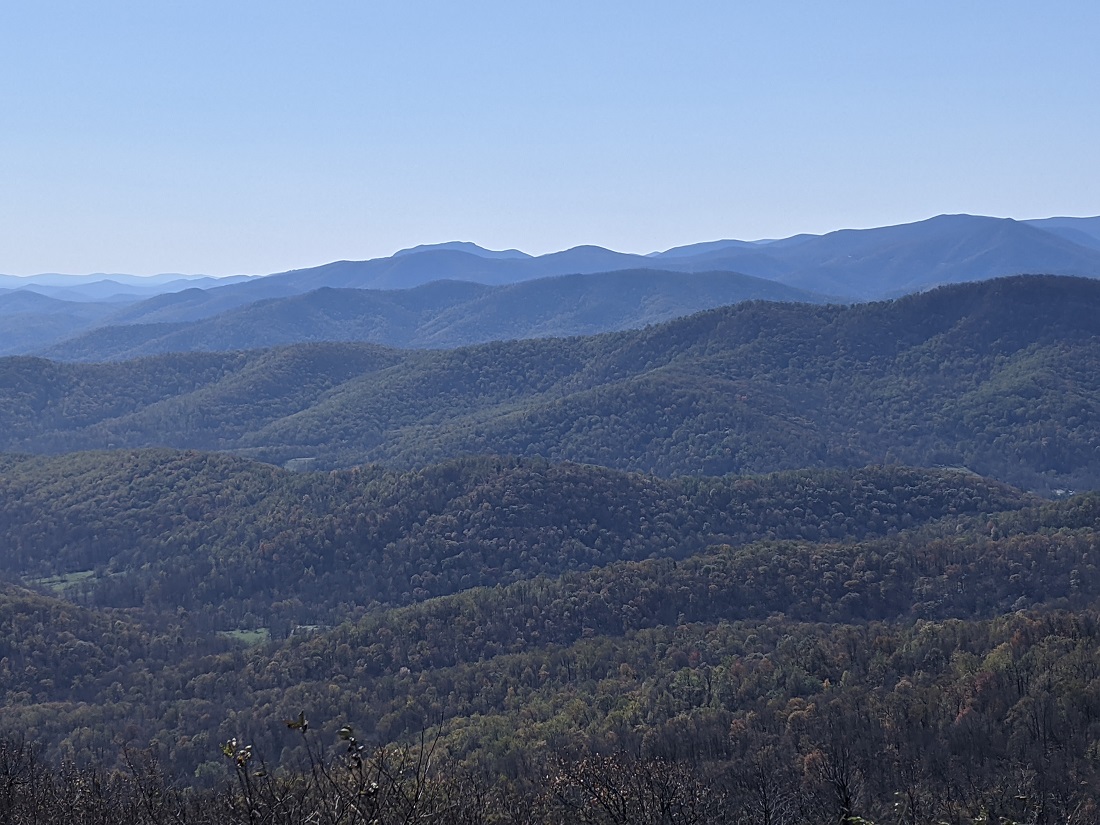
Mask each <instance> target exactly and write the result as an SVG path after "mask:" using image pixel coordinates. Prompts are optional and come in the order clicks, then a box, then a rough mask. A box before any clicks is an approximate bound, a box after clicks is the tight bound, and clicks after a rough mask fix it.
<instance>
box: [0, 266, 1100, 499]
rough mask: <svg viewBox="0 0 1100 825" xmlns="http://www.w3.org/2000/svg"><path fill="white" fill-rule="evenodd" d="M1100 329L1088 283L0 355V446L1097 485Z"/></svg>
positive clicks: (1051, 281)
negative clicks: (411, 332) (351, 335)
mask: <svg viewBox="0 0 1100 825" xmlns="http://www.w3.org/2000/svg"><path fill="white" fill-rule="evenodd" d="M1098 310H1100V284H1098V283H1096V282H1094V281H1088V280H1083V279H1071V278H1053V277H1023V278H1011V279H1005V280H1000V281H991V282H988V283H981V284H968V285H963V286H956V287H949V288H943V289H940V290H934V291H933V292H930V293H927V294H923V295H917V296H910V297H907V298H904V299H901V300H898V301H895V302H890V303H881V304H868V305H860V306H854V307H837V306H809V305H802V304H771V303H758V302H752V303H747V304H742V305H738V306H735V307H728V308H723V309H719V310H714V311H710V312H705V313H701V314H698V315H695V316H691V317H689V318H685V319H681V320H677V321H673V322H670V323H667V324H662V325H656V326H652V327H649V328H646V329H644V330H639V331H633V332H620V333H614V334H608V335H603V336H595V337H588V338H569V339H547V340H530V341H515V342H496V343H491V344H484V345H480V346H476V347H466V348H461V349H457V350H452V351H446V352H427V351H415V352H404V353H402V352H397V351H391V350H382V349H379V348H373V347H371V346H370V345H362V344H359V345H352V344H326V345H320V344H315V345H308V346H301V347H288V348H282V349H276V350H271V351H257V352H247V353H235V354H224V355H216V354H210V355H200V354H191V355H170V356H159V357H156V358H150V359H138V360H135V361H131V362H123V363H116V364H99V365H76V364H58V363H53V362H45V361H41V360H34V359H18V358H9V359H2V360H0V434H2V436H0V438H2V443H0V446H2V447H3V448H4V449H6V450H23V451H35V452H56V451H61V450H72V449H88V448H102V447H105V446H117V447H123V446H130V447H144V446H154V445H163V446H171V447H178V448H198V449H210V448H215V449H228V450H238V451H244V452H246V453H247V454H249V455H252V456H255V457H259V458H263V459H265V460H270V461H276V462H284V461H287V460H290V459H310V460H313V461H314V462H315V464H316V465H317V466H330V467H337V466H348V465H352V464H356V463H360V462H364V461H383V462H386V463H389V464H392V465H397V466H423V465H425V464H428V463H431V462H434V461H438V460H440V459H441V458H445V457H448V456H457V455H463V454H471V453H475V454H476V453H480V454H485V453H493V454H519V455H528V456H543V457H546V458H550V459H554V460H571V461H579V462H585V463H593V464H601V465H605V466H610V467H616V468H620V469H628V470H641V471H645V472H654V473H658V474H662V475H669V476H672V475H680V474H691V473H703V474H710V475H717V474H723V473H731V472H732V473H746V472H767V471H773V470H781V469H794V468H798V467H806V466H818V467H823V466H861V465H864V464H868V463H876V462H878V463H881V462H892V461H897V462H900V463H906V464H911V465H923V466H937V465H943V466H965V467H969V468H971V469H972V470H974V471H976V472H979V473H981V474H983V475H988V476H993V477H997V478H1000V479H1002V480H1005V481H1008V482H1010V483H1013V484H1017V485H1020V486H1023V487H1027V488H1030V489H1035V490H1040V491H1045V492H1051V491H1054V490H1057V489H1068V490H1073V489H1090V488H1094V487H1096V486H1098V485H1100V432H1098V422H1100V406H1098V405H1100V370H1097V369H1095V368H1094V365H1096V364H1097V363H1098V362H1100V343H1098V342H1100V337H1098V333H1100V320H1098V319H1100V311H1098Z"/></svg>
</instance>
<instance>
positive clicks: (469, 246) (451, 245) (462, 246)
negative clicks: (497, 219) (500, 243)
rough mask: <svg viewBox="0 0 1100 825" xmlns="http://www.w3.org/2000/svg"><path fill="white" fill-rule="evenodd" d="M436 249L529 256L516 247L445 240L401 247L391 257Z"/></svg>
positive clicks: (478, 254) (512, 256) (476, 253)
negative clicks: (486, 247) (489, 246)
mask: <svg viewBox="0 0 1100 825" xmlns="http://www.w3.org/2000/svg"><path fill="white" fill-rule="evenodd" d="M438 250H452V251H456V252H466V253H468V254H470V255H477V256H478V257H479V258H503V259H518V258H530V257H531V256H530V255H528V254H527V253H526V252H520V251H519V250H518V249H502V250H499V251H497V250H492V249H485V248H484V247H481V246H478V245H477V244H476V243H470V242H469V241H447V242H445V243H426V244H420V245H419V246H412V247H409V248H408V249H402V250H399V251H398V252H395V253H394V254H393V257H395V258H397V257H400V256H402V255H415V254H417V253H418V252H434V251H438Z"/></svg>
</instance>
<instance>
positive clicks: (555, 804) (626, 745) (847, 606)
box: [0, 451, 1100, 822]
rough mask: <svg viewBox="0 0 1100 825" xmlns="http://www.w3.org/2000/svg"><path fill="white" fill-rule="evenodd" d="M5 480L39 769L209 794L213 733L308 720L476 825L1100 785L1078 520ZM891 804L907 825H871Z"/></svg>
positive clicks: (5, 607) (268, 477)
mask: <svg viewBox="0 0 1100 825" xmlns="http://www.w3.org/2000/svg"><path fill="white" fill-rule="evenodd" d="M2 477H3V479H4V484H5V488H4V490H3V495H2V496H0V500H3V501H4V502H5V507H6V509H5V511H4V513H3V518H2V523H3V525H4V527H5V533H4V535H3V538H2V540H0V547H3V548H5V555H4V565H5V568H4V569H5V573H4V575H6V576H7V577H8V578H9V580H19V581H22V582H23V585H22V586H17V585H14V584H10V585H6V586H4V589H3V592H2V593H0V623H2V625H3V627H4V628H5V631H6V632H5V633H4V634H3V641H2V642H0V644H2V647H0V670H2V675H3V678H2V679H0V685H3V691H4V694H3V705H4V707H5V714H4V720H3V723H2V730H3V731H4V732H6V733H7V734H8V735H9V736H18V735H19V734H20V733H24V734H26V733H27V732H31V731H33V735H34V739H35V741H37V742H39V743H40V744H41V745H42V746H44V747H46V748H47V756H48V757H49V758H51V759H55V758H60V757H62V756H64V757H67V758H71V759H75V760H76V761H77V763H78V764H93V763H98V764H100V765H107V764H114V763H115V762H117V761H119V760H121V759H122V751H121V750H120V749H121V748H122V747H123V745H125V744H129V745H131V746H137V747H141V746H143V745H145V744H146V743H150V742H151V743H152V746H153V748H154V751H155V752H156V753H157V754H158V759H159V760H160V762H161V765H162V767H163V769H164V770H165V771H167V772H168V773H167V776H168V777H173V778H172V780H171V781H172V782H173V783H174V784H175V785H176V786H177V787H178V786H180V785H189V784H192V785H196V786H198V787H205V786H210V785H212V784H213V785H216V784H217V783H218V782H220V781H223V780H224V779H227V778H230V777H232V776H233V772H232V764H233V762H232V758H231V759H230V760H227V759H226V758H225V756H223V755H222V749H221V746H222V744H223V743H225V742H226V741H228V740H230V739H234V740H235V742H236V744H235V745H234V746H233V750H231V751H229V755H230V756H231V757H234V758H235V757H237V756H239V752H240V751H239V749H240V748H243V747H244V746H245V744H246V743H247V744H248V745H249V746H251V748H252V749H254V753H255V754H256V757H257V758H259V757H260V756H263V758H264V759H265V760H270V762H271V764H272V765H273V766H274V765H275V764H276V763H278V764H282V765H284V766H288V767H289V766H292V765H294V764H295V761H294V760H295V759H296V758H297V756H296V755H300V756H301V757H302V758H305V752H304V751H303V750H302V747H303V738H302V734H303V730H302V729H301V726H300V725H299V724H298V723H295V726H291V727H288V726H287V725H286V724H284V722H283V720H292V721H293V720H295V719H297V718H299V713H302V714H303V715H302V716H301V719H303V720H310V721H312V723H313V724H312V727H311V728H310V731H311V732H310V734H309V737H315V739H313V740H312V741H314V742H315V743H316V744H317V745H318V746H319V745H320V744H321V743H324V742H338V741H339V739H340V736H339V735H338V729H340V728H341V727H342V726H345V725H350V726H351V728H350V730H353V731H354V732H355V733H354V735H355V736H356V737H357V740H356V741H362V742H364V743H367V744H368V746H370V747H373V746H374V745H375V744H385V743H389V742H402V741H404V742H410V741H413V742H415V741H417V739H418V737H419V736H420V733H421V732H422V731H424V730H425V729H433V728H434V727H435V726H437V725H441V728H440V729H439V736H440V740H439V742H438V743H437V746H436V751H437V752H436V759H440V760H443V762H444V763H445V764H448V765H450V766H451V769H452V771H467V772H468V771H472V773H469V774H465V775H467V776H468V777H469V778H468V779H466V780H464V782H475V781H476V782H477V783H480V787H481V790H482V792H483V793H484V794H487V795H486V796H485V797H484V798H483V802H482V805H481V809H482V813H481V816H488V815H489V812H490V811H491V810H498V811H500V812H501V815H504V813H507V814H508V816H510V817H516V816H518V814H517V811H520V810H521V809H525V810H528V811H541V813H539V814H538V816H539V817H540V818H537V819H535V820H526V821H540V822H541V821H545V822H550V821H559V820H560V818H561V817H565V818H568V817H569V814H568V810H571V808H570V807H569V806H570V805H573V804H581V803H580V802H579V801H578V800H579V799H580V797H577V796H575V795H572V794H573V793H574V792H575V793H577V794H582V793H596V792H598V791H599V788H600V783H609V785H610V786H614V785H615V783H618V782H623V781H626V779H624V777H628V776H636V775H637V774H636V773H635V772H637V771H641V772H642V774H640V775H642V776H644V775H645V771H648V770H651V769H654V768H656V769H660V770H664V771H665V772H666V773H668V772H669V771H670V770H672V769H671V768H667V767H666V768H664V769H661V768H660V766H661V765H673V764H675V765H679V766H680V767H678V768H676V769H675V770H674V771H672V773H671V774H669V775H671V776H675V777H676V783H677V785H676V788H675V789H678V790H676V792H677V793H686V792H687V791H688V790H690V788H691V787H693V785H692V783H695V782H699V783H706V784H707V785H709V786H711V787H713V788H714V791H713V792H714V794H715V796H714V797H713V800H712V801H713V802H714V804H715V805H717V806H718V807H715V808H713V809H710V811H711V812H710V813H709V814H708V815H707V816H705V817H703V818H701V819H695V820H686V821H698V822H705V821H714V822H734V821H743V819H742V818H743V817H744V816H748V815H749V814H750V812H751V810H753V806H756V805H759V804H764V803H763V802H762V801H761V795H764V796H765V797H767V796H768V795H769V794H773V795H778V797H777V798H781V799H783V800H785V801H784V810H787V811H788V816H789V818H787V819H782V818H779V819H776V820H774V821H778V822H794V821H810V822H828V821H833V820H834V819H836V818H837V817H839V816H840V815H842V814H844V812H845V811H849V812H850V813H852V814H859V815H864V816H867V817H869V818H871V819H873V820H874V821H915V822H921V821H927V818H931V817H933V816H934V817H938V819H937V820H936V821H939V820H940V819H942V820H943V821H951V822H963V821H966V822H972V821H976V820H978V819H979V818H980V816H981V815H983V812H987V813H988V812H991V811H992V812H995V813H996V814H997V815H1004V816H1006V817H1015V818H1016V820H1017V821H1021V822H1022V821H1028V820H1027V819H1026V818H1025V817H1032V818H1033V819H1034V820H1035V821H1074V822H1077V821H1080V822H1085V821H1088V820H1087V819H1077V820H1070V819H1067V818H1066V817H1068V816H1070V815H1071V814H1073V813H1074V812H1075V811H1076V812H1077V813H1078V814H1080V812H1081V811H1087V810H1090V809H1089V808H1088V807H1087V803H1088V801H1089V800H1090V799H1092V798H1094V797H1095V794H1096V792H1097V790H1098V789H1100V775H1098V773H1097V771H1096V769H1095V766H1094V763H1093V761H1092V759H1091V757H1090V756H1089V754H1090V753H1091V750H1090V748H1091V747H1092V745H1091V743H1092V742H1094V741H1095V734H1096V725H1097V722H1095V720H1096V719H1100V705H1097V698H1096V697H1097V695H1100V694H1097V693H1096V691H1095V690H1094V688H1095V687H1096V684H1100V681H1098V680H1100V661H1098V660H1097V659H1096V651H1097V650H1098V649H1100V648H1098V646H1097V644H1096V641H1097V638H1098V636H1097V634H1098V632H1100V631H1098V630H1097V628H1100V621H1098V620H1100V614H1097V613H1096V606H1095V594H1096V593H1097V592H1098V591H1100V568H1098V567H1097V566H1096V563H1095V560H1096V553H1097V549H1098V547H1100V535H1098V534H1097V528H1098V526H1100V499H1098V498H1097V496H1095V495H1085V496H1077V497H1074V498H1070V499H1066V500H1064V501H1061V502H1057V503H1042V502H1041V501H1039V500H1037V499H1035V498H1033V497H1030V496H1027V495H1023V494H1020V493H1018V492H1015V491H1013V490H1011V489H1009V488H1006V487H1003V486H1001V485H998V484H991V483H989V482H985V481H983V480H981V479H979V478H977V477H975V476H972V475H967V474H964V473H959V472H940V473H934V472H928V471H914V470H908V469H904V468H880V469H867V470H859V471H851V472H835V471H830V472H821V471H818V472H799V473H786V474H780V475H776V476H769V477H762V478H751V479H748V478H730V479H681V480H677V481H662V480H659V479H657V478H653V477H645V476H638V475H631V474H622V473H618V472H613V471H607V470H599V469H596V468H591V467H578V466H569V465H564V466H562V465H553V464H547V463H544V462H537V461H536V462H531V461H516V460H514V459H480V460H476V461H467V462H457V463H448V464H445V465H442V466H438V467H431V468H426V469H425V470H422V471H416V472H411V473H394V472H392V471H388V470H383V469H380V468H363V469H361V470H358V471H348V472H340V473H304V474H303V473H291V472H287V471H283V470H278V469H276V468H272V467H269V466H264V465H258V464H253V463H250V462H245V461H241V460H239V459H235V458H232V457H227V456H220V455H210V454H197V453H171V452H165V451H152V452H130V451H125V452H121V453H108V454H104V453H93V454H83V455H75V456H64V457H59V458H52V459H44V458H29V457H24V458H18V457H9V458H7V459H5V463H4V466H3V473H2ZM51 509H52V511H53V512H54V513H55V515H53V516H51V515H50V511H51ZM34 542H39V544H38V545H35V544H34ZM82 554H85V555H82ZM28 564H29V565H30V566H29V567H28V566H27V565H28ZM84 564H90V565H92V566H91V567H89V568H88V569H84V568H82V567H81V565H84ZM187 565H190V566H187ZM410 565H411V566H410ZM508 565H511V567H509V566H508ZM21 567H22V568H23V569H21ZM479 574H484V576H485V578H484V579H479V578H477V577H478V575H479ZM493 580H496V581H499V582H507V581H509V580H510V581H511V582H512V583H510V584H503V583H496V584H494V585H493V586H478V585H479V584H482V583H486V584H487V583H490V582H492V581H493ZM399 582H400V583H404V584H405V587H406V590H404V591H400V590H399V589H395V587H394V585H395V584H397V583H399ZM26 586H31V587H36V588H39V589H40V594H32V593H30V592H28V591H27V590H26V589H23V588H25V587H26ZM51 590H52V592H53V595H47V592H48V591H51ZM436 593H448V594H449V595H439V596H435V595H434V594H436ZM135 595H136V596H137V598H132V597H134V596H135ZM61 596H65V597H66V599H67V600H66V601H62V600H61V599H60V598H59V597H61ZM120 596H121V597H122V601H121V602H116V603H115V604H123V603H128V604H130V605H131V606H129V607H127V608H125V609H120V607H119V606H109V605H111V604H112V599H118V598H119V597H120ZM127 598H131V599H132V600H131V601H129V602H126V599H127ZM73 602H75V604H74V603H73ZM294 606H296V607H294ZM288 610H289V612H288ZM295 610H297V611H303V610H305V611H306V612H307V613H308V611H312V610H316V611H317V612H316V613H314V614H313V615H315V616H316V615H318V613H323V615H322V616H321V618H318V619H314V620H313V621H310V622H306V621H303V619H302V618H301V617H302V616H305V615H306V613H301V612H299V613H295V612H294V611H295ZM242 611H243V612H242ZM280 617H282V618H281V619H280ZM263 621H270V622H271V623H270V625H267V626H261V625H260V622H263ZM280 621H281V622H282V624H281V625H280V624H279V622H280ZM219 622H223V623H225V624H222V625H221V626H219V624H218V623H219ZM295 622H297V623H296V624H295ZM250 623H251V624H250ZM307 624H308V627H307V626H305V625H307ZM227 630H228V631H233V632H230V633H227V632H224V631H227ZM216 631H223V632H220V633H218V632H216ZM245 631H252V632H251V633H246V632H245ZM264 639H268V640H267V641H264ZM250 643H251V645H252V646H247V645H248V644H250ZM434 735H435V734H432V736H433V737H434ZM309 737H307V739H306V740H305V741H311V740H310V739H309ZM616 754H617V756H615V755H616ZM884 754H886V755H887V756H888V758H884V756H883V755H884ZM678 771H679V772H678ZM546 772H549V773H550V775H553V776H554V777H555V778H554V780H553V781H554V783H555V784H554V788H555V789H556V790H555V792H554V793H550V792H549V791H550V788H548V787H547V786H546V785H544V784H542V783H543V781H544V780H545V777H546V775H547V774H546ZM451 775H452V776H453V775H454V774H453V773H452V774H451ZM582 776H587V777H588V780H590V781H591V782H594V783H595V784H582V785H581V786H575V785H574V784H573V783H576V782H578V781H580V779H581V777H582ZM474 777H479V778H477V779H474ZM489 777H495V778H493V779H490V778H489ZM261 779H263V777H258V778H257V780H256V781H258V782H259V781H260V780H261ZM439 779H440V781H442V777H439ZM147 781H148V777H147ZM501 783H503V784H501ZM760 783H763V784H760ZM643 784H644V783H643ZM448 787H452V786H448ZM459 787H463V782H459V784H458V785H457V786H454V787H452V790H451V791H449V792H448V793H450V794H451V795H452V797H453V798H455V799H457V798H459V797H458V796H454V795H455V794H459V791H458V790H457V788H459ZM509 788H510V789H511V790H508V789H509ZM568 788H572V789H573V790H572V791H570V792H569V793H565V789H568ZM838 788H842V789H846V794H847V796H846V797H838V796H837V795H836V792H837V790H838ZM675 789H674V790H675ZM605 790H606V788H605ZM651 790H652V789H651ZM559 792H560V793H559ZM670 792H671V791H670ZM646 793H648V791H647V792H646ZM509 794H512V795H511V796H509ZM899 794H901V795H902V797H903V799H902V802H901V803H900V804H903V805H904V810H905V811H906V812H908V814H910V815H911V818H910V819H909V820H906V819H904V818H900V819H892V818H889V817H892V816H894V815H895V813H896V811H897V810H898V809H897V808H895V807H893V806H895V805H898V804H899V796H898V795H899ZM459 796H461V794H459ZM479 798H481V797H479ZM631 798H632V799H633V800H634V801H633V803H632V804H637V805H642V804H643V801H644V799H645V798H646V797H645V793H643V791H642V789H641V788H640V787H639V788H638V789H637V790H636V794H635V795H632V796H631ZM1040 798H1041V799H1042V800H1043V803H1042V804H1043V805H1044V806H1045V808H1044V810H1046V812H1047V813H1046V814H1044V816H1045V817H1047V818H1046V819H1043V818H1040V817H1036V816H1035V815H1034V814H1035V811H1036V810H1037V808H1036V806H1037V804H1038V802H1037V800H1038V799H1040ZM509 799H510V800H511V802H509V801H508V800H509ZM493 800H495V801H493ZM520 800H526V802H524V803H523V805H520ZM517 805H519V807H517ZM562 806H565V807H564V808H563V807H562ZM555 812H556V813H555ZM892 812H893V813H892ZM531 815H532V816H534V815H535V814H534V813H532V814H531ZM632 816H633V817H634V819H632V818H631V817H629V816H628V817H627V818H625V819H600V820H594V821H601V822H605V821H607V822H613V821H622V822H626V821H638V820H637V819H636V817H637V816H640V814H635V815H632ZM796 816H797V817H798V818H797V819H796V818H795V817H796ZM968 817H969V818H968ZM1054 817H1061V818H1060V819H1057V820H1056V819H1054ZM244 821H247V820H244ZM276 821H283V820H276ZM286 821H289V820H286ZM444 821H450V820H444ZM472 821H477V822H480V821H487V820H484V819H475V820H472ZM505 821H516V822H518V821H525V820H522V819H515V818H512V819H507V820H505ZM642 821H650V820H648V819H647V820H642ZM652 821H660V820H652Z"/></svg>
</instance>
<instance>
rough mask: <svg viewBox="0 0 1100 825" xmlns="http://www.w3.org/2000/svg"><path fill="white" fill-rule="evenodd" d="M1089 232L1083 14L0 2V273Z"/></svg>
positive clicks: (261, 267) (656, 5)
mask: <svg viewBox="0 0 1100 825" xmlns="http://www.w3.org/2000/svg"><path fill="white" fill-rule="evenodd" d="M944 212H970V213H976V214H987V215H999V216H1007V217H1018V218H1031V217H1046V216H1050V215H1096V214H1100V2H1096V0H1073V1H1066V2H1059V0H1051V2H1048V3H1037V2H1034V0H1031V1H1030V2H1026V3H1025V2H1015V0H999V1H998V2H993V0H988V2H979V1H978V0H951V1H950V2H938V1H936V2H927V1H926V2H921V3H901V2H888V1H886V0H857V1H856V2H849V1H848V0H844V2H837V3H824V2H820V1H819V0H818V2H788V1H786V0H771V2H766V0H758V1H756V0H754V1H753V2H749V1H748V0H746V1H745V2H740V1H739V0H724V1H720V0H712V1H711V2H694V1H693V0H682V2H680V3H670V2H648V1H647V0H629V2H612V1H608V2H601V0H588V2H572V0H555V2H543V3H534V2H530V3H529V2H525V1H524V0H508V1H507V2H504V1H503V0H501V2H495V1H494V2H478V0H465V1H462V2H459V1H456V0H440V1H439V2H422V1H419V0H391V2H384V3H383V2H373V1H372V0H359V2H326V0H314V2H310V3H305V2H300V1H299V2H284V1H283V0H262V2H252V0H217V2H206V0H178V1H177V2H169V0H132V2H110V1H109V0H91V1H89V0H76V2H56V1H55V0H3V2H0V272H3V273H7V274H18V275H27V274H32V273H37V272H51V271H52V272H75V273H87V272H129V273H134V274H151V273H154V272H186V273H206V274H211V275H226V274H232V273H264V272H272V271H278V270H284V269H290V268H296V267H302V266H311V265H315V264H320V263H324V262H327V261H331V260H337V259H363V258H371V257H378V256H381V255H388V254H391V253H392V252H394V251H395V250H397V249H399V248H402V247H406V246H413V245H416V244H420V243H433V242H440V241H446V240H470V241H474V242H477V243H479V244H481V245H483V246H487V247H490V248H504V247H518V248H520V249H523V250H525V251H528V252H531V253H533V254H538V253H543V252H548V251H553V250H558V249H563V248H567V247H570V246H575V245H578V244H582V243H594V244H599V245H601V246H607V247H611V248H614V249H618V250H621V251H627V252H650V251H653V250H657V249H664V248H668V247H670V246H674V245H678V244H684V243H692V242H697V241H705V240H714V239H717V238H741V239H756V238H762V237H783V236H787V235H791V234H795V233H798V232H825V231H829V230H832V229H838V228H842V227H861V226H876V225H884V224H891V223H903V222H907V221H911V220H919V219H922V218H926V217H930V216H932V215H935V214H939V213H944Z"/></svg>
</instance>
